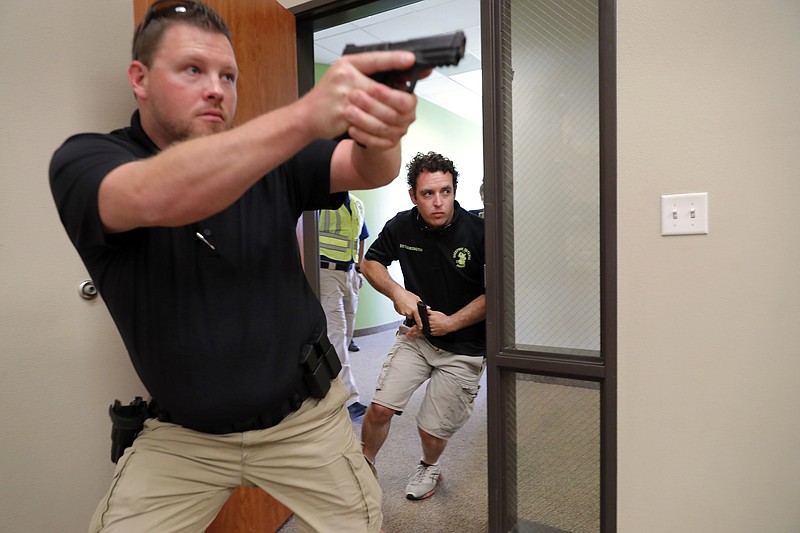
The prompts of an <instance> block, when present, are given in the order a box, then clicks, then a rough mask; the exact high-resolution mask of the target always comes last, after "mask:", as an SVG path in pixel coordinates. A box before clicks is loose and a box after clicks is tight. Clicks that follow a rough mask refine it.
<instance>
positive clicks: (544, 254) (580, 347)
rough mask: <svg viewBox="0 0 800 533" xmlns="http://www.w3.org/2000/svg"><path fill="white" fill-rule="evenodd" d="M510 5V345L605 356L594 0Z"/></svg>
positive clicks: (531, 0)
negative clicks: (601, 316)
mask: <svg viewBox="0 0 800 533" xmlns="http://www.w3.org/2000/svg"><path fill="white" fill-rule="evenodd" d="M506 5H507V6H509V7H510V9H505V10H504V13H505V14H506V16H507V17H508V20H504V21H503V26H504V28H503V31H504V33H506V35H504V39H503V43H504V55H505V58H506V59H505V60H504V62H505V64H506V73H505V76H504V85H505V89H506V90H505V91H504V108H505V110H504V113H505V115H506V124H509V125H510V127H509V130H510V131H506V132H504V135H506V136H509V135H510V138H511V139H512V142H511V143H506V148H505V153H504V158H505V160H506V161H505V168H506V169H508V175H506V176H503V177H502V180H503V187H504V194H505V198H506V199H510V201H509V200H507V201H506V203H505V205H504V209H505V213H504V215H505V219H506V220H507V221H509V223H508V225H507V227H506V231H505V235H504V237H503V238H504V240H505V242H504V245H503V248H504V250H512V251H513V253H507V254H505V261H506V264H505V267H506V268H507V269H509V270H508V272H510V273H511V275H509V276H507V277H506V281H505V287H504V294H505V301H506V302H507V309H506V316H507V317H508V319H507V322H506V331H505V338H506V342H505V343H506V344H507V345H511V346H512V347H515V348H519V349H523V350H539V351H553V352H555V353H565V349H566V351H567V353H571V354H576V355H589V356H598V355H599V348H600V251H599V249H600V244H599V243H600V238H599V203H600V201H599V112H598V102H599V84H598V76H599V64H598V37H599V36H598V6H597V0H510V1H509V2H507V4H506ZM509 88H510V90H509Z"/></svg>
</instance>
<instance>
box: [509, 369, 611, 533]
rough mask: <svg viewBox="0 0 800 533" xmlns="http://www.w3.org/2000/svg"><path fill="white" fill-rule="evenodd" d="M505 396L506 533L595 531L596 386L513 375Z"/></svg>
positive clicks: (597, 523) (597, 528)
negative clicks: (509, 455) (508, 408)
mask: <svg viewBox="0 0 800 533" xmlns="http://www.w3.org/2000/svg"><path fill="white" fill-rule="evenodd" d="M511 396H513V400H512V401H511V402H510V403H511V405H512V408H513V410H514V412H515V415H514V416H513V417H512V420H513V421H512V423H510V424H508V426H507V431H506V435H505V436H506V438H507V439H508V440H507V446H508V447H509V448H510V450H511V451H514V452H515V453H513V457H515V459H514V460H513V461H511V463H510V465H509V468H510V470H511V471H510V472H509V473H508V474H509V475H508V476H506V477H505V479H506V480H507V482H508V483H511V484H513V486H510V487H508V494H510V495H512V499H513V502H510V506H509V511H511V515H512V523H514V524H515V525H514V527H513V528H512V529H511V530H512V531H515V532H517V533H567V532H568V533H599V531H600V385H599V384H597V383H593V382H585V381H574V380H567V379H557V378H546V377H542V376H533V375H526V374H517V375H516V383H515V386H514V387H513V388H512V394H511ZM513 517H516V521H515V522H514V521H513Z"/></svg>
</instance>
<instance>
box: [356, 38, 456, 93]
mask: <svg viewBox="0 0 800 533" xmlns="http://www.w3.org/2000/svg"><path fill="white" fill-rule="evenodd" d="M466 44H467V37H466V35H464V32H463V31H461V30H459V31H456V32H452V33H443V34H441V35H433V36H431V37H422V38H419V39H410V40H408V41H397V42H393V43H376V44H367V45H363V46H356V45H354V44H348V45H347V46H345V47H344V51H343V52H342V55H346V54H359V53H361V52H375V51H381V50H408V51H409V52H414V55H415V56H416V59H417V60H416V63H414V66H413V67H411V68H409V69H407V70H388V71H384V72H376V73H374V74H372V75H371V76H370V77H371V78H372V79H373V80H375V81H377V82H379V83H383V84H384V85H388V86H389V87H392V88H393V89H401V90H404V91H406V92H409V93H410V92H414V87H415V86H416V85H417V80H419V77H420V75H421V74H422V73H423V72H425V71H427V70H430V69H432V68H435V67H444V66H449V65H458V63H459V61H461V58H463V57H464V49H465V47H466Z"/></svg>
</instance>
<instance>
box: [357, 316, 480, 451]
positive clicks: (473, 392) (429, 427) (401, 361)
mask: <svg viewBox="0 0 800 533" xmlns="http://www.w3.org/2000/svg"><path fill="white" fill-rule="evenodd" d="M406 331H408V328H407V327H405V326H400V330H399V331H398V333H397V338H396V340H395V343H394V345H393V346H392V349H391V350H390V351H389V355H387V357H386V361H385V362H384V363H383V368H382V369H381V373H380V375H379V376H378V382H377V385H376V390H375V395H374V396H373V398H372V401H373V402H374V403H377V404H378V405H382V406H384V407H387V408H389V409H393V410H394V411H395V412H397V414H402V412H403V411H404V410H405V408H406V405H407V404H408V401H409V400H410V399H411V396H412V395H413V394H414V392H415V391H416V390H417V389H418V388H419V387H420V386H421V385H422V384H423V383H425V381H427V380H430V381H429V382H428V386H427V387H426V389H425V396H424V398H423V400H422V405H421V406H420V408H419V412H418V413H417V425H418V426H419V427H420V428H421V429H423V430H424V431H426V432H428V433H430V434H431V435H433V436H434V437H438V438H440V439H445V440H448V439H450V437H452V436H453V434H455V432H456V431H458V430H459V429H461V427H462V426H463V425H464V424H465V423H466V422H467V420H469V417H470V416H471V415H472V408H473V405H474V403H475V397H476V396H477V395H478V390H479V389H480V380H481V376H482V375H483V370H484V368H485V367H486V358H485V357H481V356H474V355H461V354H457V353H453V352H448V351H447V350H442V349H440V348H436V347H435V346H433V345H432V344H431V343H430V342H428V341H427V339H425V338H424V337H418V338H415V339H411V338H409V337H407V336H406V335H405V332H406Z"/></svg>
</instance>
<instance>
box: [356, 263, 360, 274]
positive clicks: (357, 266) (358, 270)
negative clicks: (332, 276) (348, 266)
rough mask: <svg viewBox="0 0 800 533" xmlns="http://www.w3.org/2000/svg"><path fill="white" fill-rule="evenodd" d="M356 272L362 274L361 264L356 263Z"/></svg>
mask: <svg viewBox="0 0 800 533" xmlns="http://www.w3.org/2000/svg"><path fill="white" fill-rule="evenodd" d="M356 272H358V273H359V274H361V267H360V266H359V265H356Z"/></svg>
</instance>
